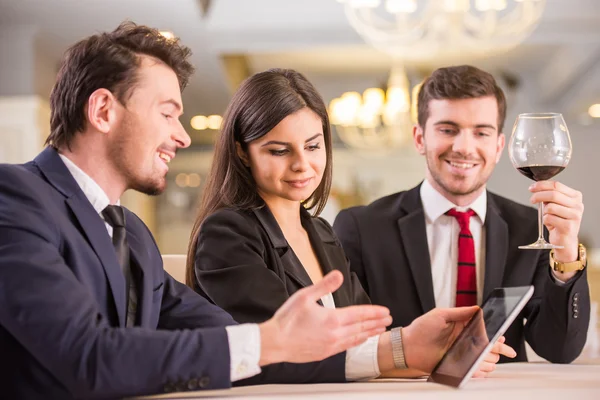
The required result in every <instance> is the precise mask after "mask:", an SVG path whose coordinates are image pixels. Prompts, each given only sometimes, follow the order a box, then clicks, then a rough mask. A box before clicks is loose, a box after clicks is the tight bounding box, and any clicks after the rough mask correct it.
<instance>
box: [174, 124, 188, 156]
mask: <svg viewBox="0 0 600 400" xmlns="http://www.w3.org/2000/svg"><path fill="white" fill-rule="evenodd" d="M171 137H172V139H173V140H174V141H175V142H176V143H177V147H178V148H184V149H185V148H186V147H189V146H190V144H192V139H191V138H190V135H188V133H187V131H186V130H185V128H184V127H183V125H182V124H181V121H178V125H177V128H176V129H175V131H174V132H173V134H172V136H171Z"/></svg>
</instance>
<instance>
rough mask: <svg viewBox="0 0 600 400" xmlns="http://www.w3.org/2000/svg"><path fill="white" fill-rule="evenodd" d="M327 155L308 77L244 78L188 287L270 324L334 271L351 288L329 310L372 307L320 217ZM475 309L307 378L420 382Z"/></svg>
mask: <svg viewBox="0 0 600 400" xmlns="http://www.w3.org/2000/svg"><path fill="white" fill-rule="evenodd" d="M331 158H332V151H331V131H330V125H329V119H328V116H327V111H326V107H325V104H324V103H323V100H322V99H321V97H320V96H319V94H318V93H317V91H316V90H315V88H314V87H313V86H312V85H311V84H310V82H308V81H307V80H306V78H304V76H302V75H301V74H299V73H298V72H295V71H292V70H280V69H275V70H269V71H266V72H263V73H259V74H256V75H254V76H252V77H250V78H249V79H247V80H246V81H245V82H244V83H243V84H242V85H241V87H240V88H239V89H238V91H237V92H236V93H235V94H234V96H233V99H232V101H231V103H230V105H229V107H228V109H227V112H226V113H225V117H224V120H223V125H222V128H221V134H220V136H219V138H218V140H217V143H216V145H215V153H214V159H213V163H212V168H211V171H210V174H209V176H208V178H207V183H206V187H205V189H204V195H203V198H202V205H201V208H200V212H199V215H198V217H197V219H196V221H195V224H194V228H193V231H192V235H191V242H190V248H189V252H188V264H187V276H186V280H187V284H188V285H189V286H191V287H192V288H194V289H195V290H196V291H197V292H198V293H200V294H201V295H203V296H204V297H206V298H207V299H209V300H210V301H212V302H213V303H215V304H217V305H218V306H219V307H222V308H223V309H225V310H226V311H227V312H229V313H230V314H231V315H232V316H233V317H234V319H235V320H236V321H238V322H240V323H245V322H263V321H266V320H267V319H269V318H271V317H272V316H273V314H274V313H275V312H276V311H277V309H278V308H279V307H280V306H281V305H282V304H283V303H284V302H285V301H286V299H287V298H289V296H291V295H292V294H293V293H294V292H296V291H298V290H299V289H301V288H303V287H306V286H309V285H311V284H312V283H314V282H316V281H317V280H320V279H321V278H322V277H323V275H324V274H326V273H328V272H330V271H332V270H333V269H338V270H340V271H341V272H342V274H343V275H344V282H343V284H342V287H341V288H340V289H339V290H337V291H336V292H335V293H333V294H332V295H328V296H324V297H323V298H322V299H321V303H322V305H323V306H325V307H346V306H350V305H354V304H364V303H369V298H368V297H367V295H366V293H365V292H364V290H363V288H362V287H361V286H360V283H359V281H358V279H357V277H356V276H355V275H354V274H353V273H351V272H350V269H349V265H348V261H347V259H346V256H345V254H344V252H343V249H342V247H341V245H340V243H339V241H338V240H337V238H336V236H335V234H334V233H333V230H332V228H331V226H330V225H329V224H328V223H327V222H326V221H325V220H323V219H321V218H319V217H317V216H318V214H319V213H320V212H321V211H322V210H323V208H324V206H325V203H326V202H327V197H328V195H329V189H330V186H331ZM308 210H313V214H314V215H315V216H311V214H310V213H309V211H308ZM475 310H476V308H474V309H467V310H464V309H463V310H457V309H455V310H445V311H440V310H434V311H433V312H431V313H428V314H425V315H424V316H423V317H421V318H419V319H418V320H415V322H416V323H417V324H416V326H412V324H411V326H409V327H406V328H404V329H403V330H402V331H399V330H398V331H397V332H396V334H394V335H391V334H390V332H385V333H382V334H381V335H379V336H375V337H373V338H371V339H369V340H368V341H367V342H366V343H364V344H362V345H360V346H357V347H356V348H353V349H350V350H349V351H348V352H347V353H346V354H345V355H344V354H341V355H337V356H334V357H332V358H331V360H326V361H324V362H323V363H313V365H312V366H311V367H310V368H309V369H308V370H309V371H310V370H316V369H319V368H321V371H320V372H319V373H318V374H317V375H318V376H312V377H311V379H307V381H314V379H319V380H321V379H322V380H326V381H339V380H342V381H343V380H345V379H350V380H352V379H363V378H372V377H375V376H377V375H379V374H380V373H386V374H387V375H390V374H392V375H402V376H418V375H423V374H424V372H425V373H427V372H429V371H431V369H432V368H433V366H434V365H435V364H436V363H437V361H438V360H439V357H440V356H441V354H443V350H444V348H445V346H446V345H447V344H448V343H450V342H451V341H452V340H453V336H454V334H456V333H457V332H458V331H459V330H460V328H458V326H459V325H461V324H454V323H453V322H450V321H448V320H449V319H452V318H458V319H463V320H464V319H465V318H467V319H468V318H469V317H470V316H471V315H472V313H473V312H474V311H475ZM440 312H455V313H456V312H462V315H461V316H460V317H447V316H443V317H440V315H439V313H440ZM419 324H421V325H419ZM419 326H420V327H419ZM411 327H412V328H413V330H412V331H413V332H414V331H418V334H417V335H418V336H419V337H420V338H421V339H422V338H423V337H427V336H429V335H431V336H432V338H431V339H432V340H431V341H422V343H421V342H420V343H419V345H422V346H423V347H424V348H425V350H423V349H420V350H419V349H418V348H417V346H416V345H415V347H414V348H413V347H410V349H409V345H410V343H409V341H410V339H409V338H408V336H410V334H409V333H410V328H411ZM448 327H450V329H448ZM453 327H455V328H456V329H453ZM405 331H406V332H405ZM400 332H402V333H401V335H400ZM449 332H452V334H449ZM398 336H400V340H401V339H405V343H404V349H405V350H406V351H405V353H406V354H408V353H409V351H410V350H415V352H414V353H413V354H415V355H416V354H418V357H415V358H413V360H414V361H413V362H412V365H410V366H411V367H413V368H414V369H412V370H410V369H409V370H404V371H400V370H399V369H397V368H396V367H402V366H403V365H402V362H403V360H400V359H399V358H398V355H401V356H402V354H400V353H401V350H402V348H401V344H398V341H399V339H398ZM425 342H427V343H426V344H425ZM440 343H443V345H441V349H440ZM398 346H400V348H399V347H398ZM499 346H502V345H499ZM498 351H500V350H498ZM394 352H395V354H394V356H396V357H395V359H394V357H392V355H393V353H394ZM399 352H400V353H399ZM407 358H409V357H407ZM494 358H495V356H494V355H492V357H491V358H490V359H489V361H490V362H487V363H484V364H483V365H482V371H483V372H482V373H484V372H485V371H489V370H491V369H493V367H494V362H495V360H494ZM409 361H412V360H409ZM404 366H405V365H404ZM332 370H334V371H333V372H332ZM422 371H424V372H422ZM291 374H296V375H297V371H294V372H291ZM319 377H320V378H319Z"/></svg>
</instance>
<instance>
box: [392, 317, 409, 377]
mask: <svg viewBox="0 0 600 400" xmlns="http://www.w3.org/2000/svg"><path fill="white" fill-rule="evenodd" d="M390 341H391V342H392V357H393V358H394V366H395V367H396V368H397V369H407V368H408V366H407V365H406V359H405V358H404V347H403V346H402V327H398V328H394V329H392V330H391V331H390Z"/></svg>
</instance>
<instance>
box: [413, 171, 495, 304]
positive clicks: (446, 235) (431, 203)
mask: <svg viewBox="0 0 600 400" xmlns="http://www.w3.org/2000/svg"><path fill="white" fill-rule="evenodd" d="M421 202H422V203H423V210H424V212H425V228H426V230H427V245H428V246H429V259H430V261H431V276H432V278H433V279H432V280H433V295H434V297H435V305H436V307H454V305H455V304H456V271H457V263H458V234H459V232H460V226H459V225H458V221H457V220H456V218H455V217H452V216H449V215H445V214H446V212H447V211H448V210H450V209H452V208H456V210H457V211H463V212H464V211H467V210H468V209H469V208H470V209H472V210H473V211H474V212H475V215H473V216H472V217H471V218H470V223H469V228H470V230H471V235H473V240H474V243H475V260H476V261H475V268H476V274H477V304H479V305H481V301H482V297H483V283H484V276H485V227H484V223H485V213H486V210H487V192H486V191H485V190H484V191H483V192H482V193H481V194H480V195H479V196H478V197H477V198H476V199H475V200H474V201H473V202H472V203H471V204H470V205H468V206H466V207H458V206H457V205H456V204H454V203H452V202H451V201H450V200H448V199H446V198H445V197H444V196H443V195H442V194H440V193H439V192H438V191H437V190H435V189H434V188H433V186H431V184H430V183H429V181H428V180H427V179H425V181H423V184H422V185H421Z"/></svg>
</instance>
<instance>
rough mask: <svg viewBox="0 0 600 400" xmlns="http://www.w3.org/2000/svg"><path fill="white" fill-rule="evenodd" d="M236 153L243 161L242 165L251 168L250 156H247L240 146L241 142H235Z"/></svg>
mask: <svg viewBox="0 0 600 400" xmlns="http://www.w3.org/2000/svg"><path fill="white" fill-rule="evenodd" d="M235 151H236V153H237V155H238V157H239V158H240V160H242V164H244V165H245V166H246V167H250V160H249V159H248V154H246V152H245V151H244V150H243V149H242V145H241V144H240V142H235Z"/></svg>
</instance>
